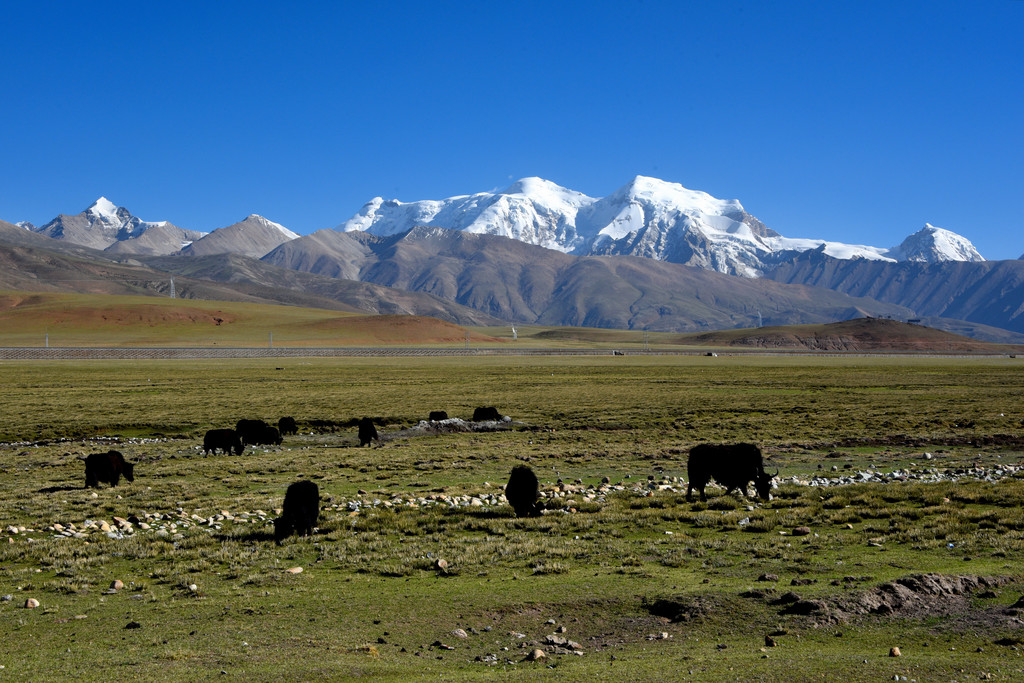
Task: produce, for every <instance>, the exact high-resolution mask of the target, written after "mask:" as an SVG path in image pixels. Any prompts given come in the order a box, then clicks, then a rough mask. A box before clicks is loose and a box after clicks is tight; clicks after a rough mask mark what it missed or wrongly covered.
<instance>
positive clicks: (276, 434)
mask: <svg viewBox="0 0 1024 683" xmlns="http://www.w3.org/2000/svg"><path fill="white" fill-rule="evenodd" d="M252 437H253V442H252V443H254V444H268V445H272V446H280V445H281V442H282V441H284V439H282V438H281V432H280V431H278V429H277V427H271V426H270V425H266V426H265V427H263V428H262V429H259V430H257V431H256V432H255V433H254V434H253V435H252Z"/></svg>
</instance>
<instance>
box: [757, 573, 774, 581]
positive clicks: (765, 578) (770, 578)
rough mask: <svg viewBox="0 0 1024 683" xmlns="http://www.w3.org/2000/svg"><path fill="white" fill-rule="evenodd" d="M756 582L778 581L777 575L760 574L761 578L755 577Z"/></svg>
mask: <svg viewBox="0 0 1024 683" xmlns="http://www.w3.org/2000/svg"><path fill="white" fill-rule="evenodd" d="M757 580H758V581H778V580H779V575H778V574H761V576H759V577H757Z"/></svg>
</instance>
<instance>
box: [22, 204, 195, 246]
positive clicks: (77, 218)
mask: <svg viewBox="0 0 1024 683" xmlns="http://www.w3.org/2000/svg"><path fill="white" fill-rule="evenodd" d="M30 229H31V230H32V231H33V232H36V233H39V234H41V235H46V236H47V237H52V238H54V239H59V240H66V241H68V242H73V243H75V244H80V245H82V246H85V247H91V248H93V249H101V250H108V249H112V248H113V249H114V250H115V251H120V252H122V253H133V254H151V255H162V254H173V253H174V252H176V251H178V250H179V249H181V247H182V246H183V245H184V244H187V243H189V242H191V241H192V240H195V239H198V238H199V237H202V235H203V233H201V232H197V231H195V230H185V229H183V228H179V227H178V226H176V225H173V224H171V223H169V222H168V221H144V220H142V219H141V218H138V217H136V216H133V215H132V212H131V211H129V210H128V209H126V208H124V207H123V206H117V205H116V204H114V203H113V202H111V201H110V200H109V199H107V198H106V197H100V198H99V199H97V200H96V201H95V202H93V203H92V204H91V205H90V206H89V208H87V209H85V210H84V211H82V212H81V213H78V214H75V215H73V216H69V215H65V214H60V215H59V216H57V217H56V218H54V219H53V220H52V221H50V222H49V223H47V224H46V225H44V226H42V227H30ZM154 229H155V232H154V233H152V234H149V235H148V236H147V237H146V239H144V240H141V241H140V238H142V237H143V236H144V235H146V234H147V233H148V232H149V231H150V230H154Z"/></svg>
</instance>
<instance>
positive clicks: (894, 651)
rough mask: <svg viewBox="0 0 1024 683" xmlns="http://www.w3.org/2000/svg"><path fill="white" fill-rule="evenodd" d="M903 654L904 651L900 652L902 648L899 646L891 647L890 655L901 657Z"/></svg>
mask: <svg viewBox="0 0 1024 683" xmlns="http://www.w3.org/2000/svg"><path fill="white" fill-rule="evenodd" d="M901 654H903V653H902V652H900V649H899V648H898V647H896V646H893V647H891V648H889V656H890V657H899V656H900V655H901Z"/></svg>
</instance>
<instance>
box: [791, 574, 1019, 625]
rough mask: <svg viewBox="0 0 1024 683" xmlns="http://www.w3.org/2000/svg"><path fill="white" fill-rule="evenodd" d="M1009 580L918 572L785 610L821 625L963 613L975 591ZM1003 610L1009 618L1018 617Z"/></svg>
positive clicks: (795, 602) (797, 603) (798, 603)
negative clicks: (858, 619)
mask: <svg viewBox="0 0 1024 683" xmlns="http://www.w3.org/2000/svg"><path fill="white" fill-rule="evenodd" d="M1009 581H1010V580H1009V579H1008V578H1005V577H995V578H992V577H978V576H945V575H943V574H914V575H911V576H907V577H904V578H901V579H896V580H895V581H890V582H887V583H883V584H881V585H879V586H877V587H875V588H872V589H870V590H866V591H859V592H857V593H854V594H852V595H849V596H843V597H839V598H818V599H813V600H804V599H796V600H790V601H787V602H786V604H785V607H783V609H782V610H781V613H782V614H796V615H805V616H808V617H811V619H812V621H813V622H814V623H815V624H817V625H824V624H835V623H844V622H847V621H850V620H851V619H853V618H855V617H859V616H870V615H878V616H886V617H894V616H895V617H901V618H906V619H922V618H925V617H943V616H963V615H965V614H967V613H969V612H970V611H971V606H970V600H971V597H972V596H973V595H974V593H975V592H977V591H979V590H981V589H990V588H996V587H998V586H1002V585H1005V584H1007V583H1009ZM1000 612H1001V613H1004V614H1006V616H1007V618H1015V617H1016V615H1015V614H1008V613H1006V612H1005V611H1000Z"/></svg>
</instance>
